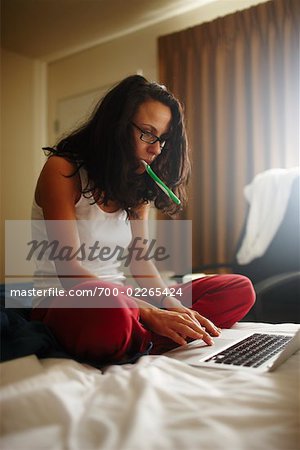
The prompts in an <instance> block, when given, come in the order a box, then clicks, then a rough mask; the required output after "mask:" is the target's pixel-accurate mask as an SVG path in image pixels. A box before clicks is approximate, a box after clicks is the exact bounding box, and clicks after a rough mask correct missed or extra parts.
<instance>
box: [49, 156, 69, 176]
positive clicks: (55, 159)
mask: <svg viewBox="0 0 300 450" xmlns="http://www.w3.org/2000/svg"><path fill="white" fill-rule="evenodd" d="M43 170H47V171H50V172H52V171H53V172H57V173H58V174H59V175H64V176H72V175H73V174H74V172H76V170H77V165H76V163H75V162H73V161H71V160H69V159H67V158H64V157H63V156H56V155H51V156H50V157H49V158H48V159H47V161H46V162H45V164H44V167H43Z"/></svg>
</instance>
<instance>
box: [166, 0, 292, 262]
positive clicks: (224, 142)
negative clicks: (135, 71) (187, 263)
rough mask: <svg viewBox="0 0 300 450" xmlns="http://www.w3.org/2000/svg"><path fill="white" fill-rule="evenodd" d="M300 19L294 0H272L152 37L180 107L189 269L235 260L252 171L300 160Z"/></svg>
mask: <svg viewBox="0 0 300 450" xmlns="http://www.w3.org/2000/svg"><path fill="white" fill-rule="evenodd" d="M299 17H300V1H299V0H271V1H269V2H266V3H263V4H260V5H258V6H255V7H252V8H249V9H247V10H243V11H240V12H237V13H234V14H230V15H228V16H225V17H222V18H218V19H216V20H214V21H212V22H209V23H204V24H202V25H199V26H196V27H193V28H190V29H187V30H184V31H181V32H178V33H174V34H171V35H168V36H163V37H160V38H159V40H158V51H159V78H160V82H161V83H163V84H165V85H166V86H167V87H168V88H169V89H170V90H171V91H172V92H173V93H174V94H175V95H176V96H177V97H178V98H179V99H180V100H181V102H182V104H183V106H184V109H185V117H186V123H187V129H188V136H189V144H190V148H191V160H192V170H193V173H192V179H191V182H190V185H189V202H188V205H187V208H186V211H185V212H184V215H183V217H185V218H188V219H191V220H192V223H193V267H197V266H198V265H200V264H207V263H211V262H224V261H230V260H232V258H233V257H234V254H235V251H236V245H237V241H238V237H239V235H240V233H241V228H242V224H243V221H244V215H245V209H246V208H245V207H246V202H245V200H244V197H243V188H244V186H245V185H246V184H247V183H249V182H250V181H251V180H252V179H253V177H254V176H255V175H256V174H257V173H259V172H262V171H263V170H266V169H268V168H273V167H282V168H287V167H292V166H296V165H299V28H300V27H299V23H300V20H299Z"/></svg>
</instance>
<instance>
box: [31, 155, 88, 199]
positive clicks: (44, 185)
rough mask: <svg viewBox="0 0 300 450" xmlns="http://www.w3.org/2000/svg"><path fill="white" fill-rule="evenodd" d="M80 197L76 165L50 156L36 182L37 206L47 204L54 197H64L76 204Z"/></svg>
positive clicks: (79, 183) (79, 182)
mask: <svg viewBox="0 0 300 450" xmlns="http://www.w3.org/2000/svg"><path fill="white" fill-rule="evenodd" d="M80 196H81V181H80V176H79V172H78V171H77V166H76V164H75V163H73V162H72V161H70V160H68V159H66V158H63V157H61V156H55V155H53V156H50V157H49V158H48V159H47V161H46V162H45V164H44V167H43V169H42V171H41V174H40V176H39V179H38V182H37V187H36V193H35V198H36V202H37V204H38V205H40V204H41V203H44V201H47V202H49V201H50V200H52V199H54V198H56V197H60V199H61V198H62V197H65V198H69V199H72V201H75V202H76V201H78V199H79V198H80ZM56 200H57V198H56Z"/></svg>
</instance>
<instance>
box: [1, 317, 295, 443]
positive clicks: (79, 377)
mask: <svg viewBox="0 0 300 450" xmlns="http://www.w3.org/2000/svg"><path fill="white" fill-rule="evenodd" d="M235 327H236V328H246V329H248V330H251V331H252V330H253V331H254V330H255V331H256V330H272V331H274V330H277V331H296V330H297V329H298V328H299V325H297V324H276V325H270V324H265V323H264V324H263V323H250V322H249V323H248V322H243V323H239V324H237V325H235ZM299 362H300V352H298V353H296V354H294V355H293V356H292V357H291V358H290V359H289V360H288V361H286V362H285V363H284V364H283V365H282V366H280V367H279V368H278V369H277V370H276V371H275V372H272V373H266V374H256V373H244V372H240V371H234V372H231V371H222V370H211V369H208V368H205V369H204V368H194V367H191V366H187V365H186V364H185V363H183V362H181V361H178V360H174V359H171V358H168V357H167V356H164V355H162V356H143V357H142V358H140V359H139V360H138V362H136V363H135V364H125V365H112V366H109V367H106V368H105V369H102V370H99V369H97V368H94V367H92V366H89V365H87V364H82V363H79V362H76V361H74V360H72V359H67V358H44V359H38V358H37V357H36V356H35V355H33V354H32V355H28V356H25V357H22V358H17V359H12V360H10V361H6V362H3V363H2V364H1V409H2V411H1V412H2V414H1V416H2V420H1V422H2V424H1V426H2V430H1V434H2V443H1V449H2V450H4V449H5V450H15V449H22V450H26V449H32V450H41V449H55V450H66V449H71V450H73V449H74V450H75V449H76V450H94V449H101V450H154V449H155V450H160V449H170V450H171V449H172V450H173V449H174V450H175V449H185V450H196V449H197V450H198V449H199V450H200V449H201V450H218V449H220V450H221V449H222V450H224V449H231V450H252V449H253V450H268V449H270V450H271V449H272V450H296V449H298V448H299V444H300V441H299V417H300V410H299V409H300V408H299V406H300V398H299V395H300V386H299V384H300V383H299V368H300V364H299Z"/></svg>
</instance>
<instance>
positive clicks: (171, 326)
mask: <svg viewBox="0 0 300 450" xmlns="http://www.w3.org/2000/svg"><path fill="white" fill-rule="evenodd" d="M148 213H149V207H148V205H145V206H143V207H141V208H140V209H139V211H138V220H132V221H131V229H132V235H133V239H132V242H134V240H135V239H139V240H138V242H139V258H138V259H135V258H133V259H132V261H131V265H130V269H131V273H132V275H133V277H134V278H135V279H136V281H137V283H138V284H139V285H140V286H141V287H144V288H146V289H147V290H149V289H154V290H156V289H157V292H158V293H159V295H158V296H149V297H148V298H149V301H150V302H151V304H149V303H147V302H143V301H141V300H139V299H138V298H136V302H137V303H138V305H139V307H140V314H141V321H142V322H143V323H144V324H145V325H146V326H147V327H148V328H149V329H151V330H152V331H155V332H156V333H158V334H161V335H163V336H167V337H169V338H170V339H172V340H174V341H175V342H176V343H178V344H179V345H183V344H185V343H186V338H191V339H203V340H204V341H205V342H206V343H207V344H209V345H210V344H212V339H211V337H210V334H211V335H213V336H218V335H219V329H218V328H217V327H215V325H214V324H213V323H212V322H210V321H209V320H208V319H206V318H205V317H203V316H201V315H200V314H199V313H198V312H196V311H192V310H191V309H189V308H186V307H185V306H183V305H182V303H181V302H180V300H178V299H177V298H175V297H171V296H166V295H165V294H163V295H162V294H161V293H164V292H167V291H168V286H167V285H166V284H165V283H164V281H163V279H162V278H161V276H160V274H159V272H158V270H157V268H156V267H155V264H154V263H153V261H152V260H149V259H147V258H144V259H143V258H142V256H143V255H145V254H146V252H147V249H148V246H147V243H148V242H149V234H148V220H147V219H148ZM152 303H154V305H153V304H152ZM155 305H157V306H163V307H164V308H165V309H159V308H157V307H156V306H155Z"/></svg>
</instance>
